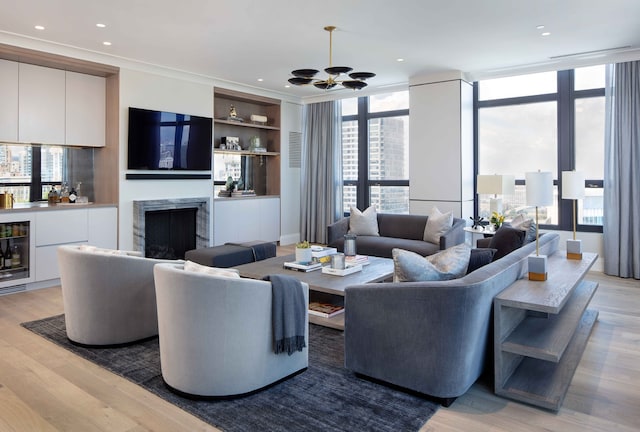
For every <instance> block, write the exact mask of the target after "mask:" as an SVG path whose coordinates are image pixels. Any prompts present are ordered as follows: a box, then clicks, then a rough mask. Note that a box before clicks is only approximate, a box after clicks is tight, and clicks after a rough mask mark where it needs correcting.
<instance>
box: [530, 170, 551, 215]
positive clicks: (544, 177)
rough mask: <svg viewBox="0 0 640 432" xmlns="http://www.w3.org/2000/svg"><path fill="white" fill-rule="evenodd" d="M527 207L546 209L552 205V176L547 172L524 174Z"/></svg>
mask: <svg viewBox="0 0 640 432" xmlns="http://www.w3.org/2000/svg"><path fill="white" fill-rule="evenodd" d="M524 176H525V177H524V178H525V183H526V187H527V205H528V206H535V207H546V206H550V205H551V204H553V176H552V174H551V173H550V172H547V171H542V172H541V171H536V172H528V173H525V175H524Z"/></svg>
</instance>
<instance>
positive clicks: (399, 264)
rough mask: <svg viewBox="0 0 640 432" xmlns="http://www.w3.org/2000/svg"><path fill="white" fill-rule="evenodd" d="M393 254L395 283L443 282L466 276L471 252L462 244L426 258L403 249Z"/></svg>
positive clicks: (395, 250)
mask: <svg viewBox="0 0 640 432" xmlns="http://www.w3.org/2000/svg"><path fill="white" fill-rule="evenodd" d="M392 254H393V266H394V273H393V279H394V282H420V281H431V280H440V281H442V280H450V279H457V278H459V277H462V276H464V274H465V272H466V271H467V267H468V266H469V256H470V254H471V250H470V248H469V246H468V245H466V244H465V243H462V244H459V245H457V246H454V247H451V248H449V249H446V250H444V251H442V252H438V253H436V254H433V255H430V256H428V257H426V258H425V257H422V256H420V255H418V254H416V253H414V252H410V251H406V250H403V249H393V251H392Z"/></svg>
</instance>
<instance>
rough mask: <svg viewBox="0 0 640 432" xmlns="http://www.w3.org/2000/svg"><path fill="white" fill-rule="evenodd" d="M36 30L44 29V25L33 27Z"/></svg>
mask: <svg viewBox="0 0 640 432" xmlns="http://www.w3.org/2000/svg"><path fill="white" fill-rule="evenodd" d="M34 28H35V29H36V30H44V26H41V25H37V26H35V27H34Z"/></svg>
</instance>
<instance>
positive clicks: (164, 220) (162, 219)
mask: <svg viewBox="0 0 640 432" xmlns="http://www.w3.org/2000/svg"><path fill="white" fill-rule="evenodd" d="M209 206H210V199H209V198H176V199H166V200H146V201H133V247H134V249H135V250H137V251H140V252H142V253H144V255H145V256H147V257H153V258H169V259H176V258H178V259H183V258H184V252H186V251H187V250H190V249H196V248H203V247H208V246H209Z"/></svg>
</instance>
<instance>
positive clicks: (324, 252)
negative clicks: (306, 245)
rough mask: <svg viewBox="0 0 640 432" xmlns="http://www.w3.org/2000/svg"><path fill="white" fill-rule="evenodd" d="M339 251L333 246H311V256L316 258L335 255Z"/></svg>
mask: <svg viewBox="0 0 640 432" xmlns="http://www.w3.org/2000/svg"><path fill="white" fill-rule="evenodd" d="M337 253H338V249H336V248H333V247H323V246H311V256H312V257H314V258H322V257H326V256H331V255H335V254H337Z"/></svg>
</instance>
